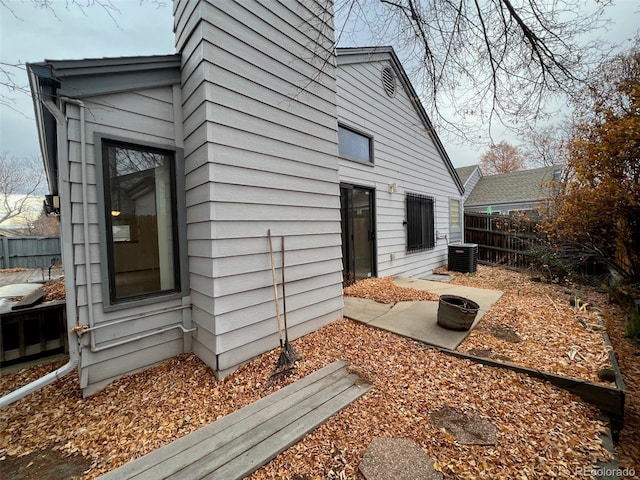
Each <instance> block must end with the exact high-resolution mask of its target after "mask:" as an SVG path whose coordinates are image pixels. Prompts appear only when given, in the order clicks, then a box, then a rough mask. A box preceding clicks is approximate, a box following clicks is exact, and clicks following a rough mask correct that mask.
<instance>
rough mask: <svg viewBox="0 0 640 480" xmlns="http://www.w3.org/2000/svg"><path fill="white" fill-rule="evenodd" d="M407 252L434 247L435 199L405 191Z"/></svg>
mask: <svg viewBox="0 0 640 480" xmlns="http://www.w3.org/2000/svg"><path fill="white" fill-rule="evenodd" d="M405 203H406V220H405V224H406V227H407V252H419V251H421V250H430V249H432V248H434V247H435V245H436V243H435V200H434V198H433V197H430V196H427V195H421V194H417V193H407V194H406V197H405Z"/></svg>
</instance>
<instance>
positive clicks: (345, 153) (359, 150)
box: [338, 125, 373, 163]
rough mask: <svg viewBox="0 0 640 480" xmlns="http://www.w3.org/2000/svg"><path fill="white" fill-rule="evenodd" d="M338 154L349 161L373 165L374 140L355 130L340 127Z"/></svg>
mask: <svg viewBox="0 0 640 480" xmlns="http://www.w3.org/2000/svg"><path fill="white" fill-rule="evenodd" d="M338 154H339V155H340V156H341V157H344V158H347V159H349V160H357V161H359V162H365V163H373V139H372V138H371V137H369V136H367V135H363V134H362V133H358V132H356V131H355V130H352V129H350V128H347V127H343V126H342V125H339V126H338Z"/></svg>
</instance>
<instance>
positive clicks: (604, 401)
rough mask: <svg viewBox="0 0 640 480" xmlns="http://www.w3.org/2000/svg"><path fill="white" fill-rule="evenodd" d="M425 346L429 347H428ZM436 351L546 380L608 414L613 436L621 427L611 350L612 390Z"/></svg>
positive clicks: (619, 385) (620, 395)
mask: <svg viewBox="0 0 640 480" xmlns="http://www.w3.org/2000/svg"><path fill="white" fill-rule="evenodd" d="M605 341H606V340H605ZM429 346H430V347H432V346H431V345H429ZM609 346H610V344H609ZM434 348H438V347H434ZM438 350H439V351H441V352H442V353H445V354H447V355H451V356H453V357H456V358H460V359H463V360H470V361H472V362H475V363H481V364H482V365H487V366H489V367H496V368H503V369H507V370H512V371H514V372H517V373H524V374H525V375H528V376H530V377H534V378H540V379H542V380H547V381H548V382H549V383H551V384H552V385H555V386H556V387H560V388H562V389H564V390H567V391H569V392H571V393H573V394H575V395H577V396H579V397H580V398H581V399H582V400H584V401H585V402H587V403H590V404H591V405H594V406H596V407H598V408H599V409H600V410H602V411H603V412H604V413H606V414H607V415H609V416H610V418H611V427H612V429H613V430H614V435H615V432H617V431H620V430H621V429H622V427H623V424H624V402H625V395H626V391H625V389H624V383H623V382H622V376H621V375H620V369H619V367H618V362H617V361H616V360H615V355H614V354H613V352H612V351H611V350H610V351H609V358H610V360H611V367H612V369H613V370H614V371H615V376H616V388H613V387H607V386H605V385H598V384H596V383H593V382H589V381H587V380H580V379H577V378H570V377H563V376H561V375H556V374H554V373H548V372H543V371H541V370H535V369H532V368H527V367H522V366H520V365H515V364H513V363H508V362H499V361H497V360H492V359H489V358H484V357H478V356H475V355H469V354H467V353H462V352H457V351H455V350H447V349H444V348H438Z"/></svg>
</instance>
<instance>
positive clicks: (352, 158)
mask: <svg viewBox="0 0 640 480" xmlns="http://www.w3.org/2000/svg"><path fill="white" fill-rule="evenodd" d="M341 128H343V129H345V130H348V131H350V132H352V133H355V134H356V135H360V136H361V137H365V138H367V139H369V158H370V160H369V161H368V162H367V161H365V160H362V159H360V158H357V157H352V156H351V155H343V154H341V153H340V134H339V130H340V129H341ZM336 133H338V157H340V158H344V159H345V160H350V161H352V162H358V163H359V164H361V165H374V164H375V158H374V156H373V152H374V148H373V135H371V134H369V133H366V132H363V131H362V130H359V129H357V128H354V127H351V126H348V125H346V124H344V123H342V122H338V132H336Z"/></svg>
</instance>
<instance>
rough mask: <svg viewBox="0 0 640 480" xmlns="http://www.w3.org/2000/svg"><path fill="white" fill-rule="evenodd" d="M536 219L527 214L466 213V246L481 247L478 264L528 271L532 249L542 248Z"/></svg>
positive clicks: (479, 248)
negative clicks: (506, 266) (468, 244)
mask: <svg viewBox="0 0 640 480" xmlns="http://www.w3.org/2000/svg"><path fill="white" fill-rule="evenodd" d="M536 225H537V222H536V220H535V219H533V218H530V217H526V216H524V215H496V214H492V215H489V214H486V213H466V212H465V214H464V238H465V242H466V243H476V244H478V262H480V263H485V264H490V265H509V266H512V267H517V268H527V267H529V265H530V264H531V259H530V251H529V250H530V249H531V247H533V246H536V245H539V244H540V243H541V242H540V239H539V236H538V234H537V233H536Z"/></svg>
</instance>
